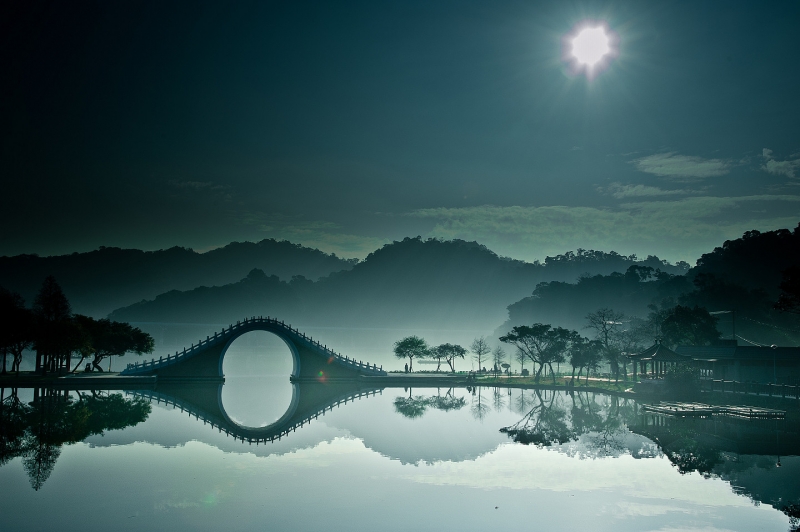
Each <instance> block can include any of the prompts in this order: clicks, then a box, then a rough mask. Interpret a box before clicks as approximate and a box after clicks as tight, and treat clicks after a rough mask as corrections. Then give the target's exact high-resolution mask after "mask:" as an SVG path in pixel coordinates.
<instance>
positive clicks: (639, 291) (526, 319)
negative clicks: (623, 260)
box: [498, 225, 800, 345]
mask: <svg viewBox="0 0 800 532" xmlns="http://www.w3.org/2000/svg"><path fill="white" fill-rule="evenodd" d="M790 267H795V268H797V267H800V225H798V226H797V228H795V229H794V230H793V231H792V230H789V229H780V230H777V231H769V232H764V233H761V232H759V231H748V232H747V233H745V234H744V235H743V236H742V237H741V238H738V239H735V240H729V241H726V242H725V243H724V244H723V245H722V246H720V247H717V248H715V249H714V250H713V251H712V252H710V253H707V254H705V255H703V256H702V257H701V258H700V259H699V260H698V261H697V266H695V267H694V268H692V269H691V270H690V271H689V272H688V273H687V274H686V275H685V276H681V275H678V276H672V275H668V274H664V273H663V272H662V273H661V274H657V272H655V271H649V270H642V269H640V268H638V267H633V268H630V269H629V270H628V271H627V272H626V273H625V274H620V273H614V274H611V275H594V276H585V277H583V278H581V279H580V280H578V281H577V282H574V283H566V282H545V283H541V284H539V285H538V286H537V287H536V289H535V290H534V291H533V294H532V295H531V296H528V297H525V298H523V299H521V300H519V301H517V302H516V303H514V304H512V305H510V306H509V307H508V313H509V316H508V317H509V319H508V321H507V322H506V323H505V324H503V325H502V326H501V327H500V328H499V329H498V333H500V334H503V333H505V332H506V331H507V330H509V329H510V328H511V327H512V326H514V325H530V324H531V323H537V322H541V323H550V324H552V325H559V326H562V327H568V328H571V329H576V330H579V331H580V330H583V331H584V332H585V326H586V315H587V314H589V313H591V312H594V311H596V310H598V309H600V308H610V309H613V310H615V311H617V312H623V313H624V314H625V315H626V316H627V318H628V319H630V318H632V317H639V318H647V317H648V315H649V314H650V313H651V312H652V309H651V308H648V306H650V305H655V306H656V307H657V308H660V309H664V308H667V307H671V306H674V305H676V304H681V305H686V306H691V307H693V306H695V305H697V306H699V307H703V308H705V309H707V310H708V311H710V312H715V313H720V314H715V315H716V316H718V319H719V322H718V326H717V328H718V329H719V331H720V332H721V333H722V335H723V337H727V338H730V337H731V335H732V334H733V323H732V318H733V314H732V313H731V312H730V311H733V310H735V311H736V333H737V335H738V336H739V337H740V341H741V342H744V343H745V344H746V343H747V342H745V341H744V340H742V339H741V338H746V339H747V340H749V341H752V342H756V343H760V344H766V345H772V344H776V345H796V343H797V341H800V322H798V319H797V315H796V314H791V313H787V312H780V311H778V310H775V308H773V307H774V305H775V303H776V302H777V300H778V297H779V295H780V293H781V289H780V285H781V282H782V280H783V278H784V277H783V276H784V272H785V271H787V269H789V268H790Z"/></svg>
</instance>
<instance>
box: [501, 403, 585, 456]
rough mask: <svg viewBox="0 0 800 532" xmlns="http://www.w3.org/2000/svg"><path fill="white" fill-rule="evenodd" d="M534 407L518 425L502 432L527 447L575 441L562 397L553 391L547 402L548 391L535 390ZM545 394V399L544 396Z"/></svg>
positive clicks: (506, 428) (503, 429) (505, 428)
mask: <svg viewBox="0 0 800 532" xmlns="http://www.w3.org/2000/svg"><path fill="white" fill-rule="evenodd" d="M533 392H534V394H535V398H536V399H535V400H534V406H533V407H532V408H531V409H530V410H528V412H527V413H526V414H525V415H524V416H523V417H522V419H520V420H519V421H517V422H516V423H514V424H513V425H511V426H508V427H503V428H502V429H500V432H504V433H505V434H507V435H508V436H509V437H510V438H511V439H512V440H514V441H515V442H517V443H522V444H525V445H531V444H532V445H539V446H550V445H552V444H554V443H559V444H562V443H566V442H568V441H570V440H573V439H575V433H574V431H573V430H572V428H571V427H569V426H568V425H567V422H566V410H565V409H564V407H563V405H561V401H560V400H559V401H558V402H556V397H557V396H560V394H557V393H555V392H553V391H551V392H550V394H549V395H550V399H549V400H547V398H546V396H547V395H548V393H547V390H538V389H536V390H534V391H533ZM542 393H544V397H543V396H542Z"/></svg>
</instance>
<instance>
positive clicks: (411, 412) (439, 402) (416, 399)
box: [394, 388, 467, 419]
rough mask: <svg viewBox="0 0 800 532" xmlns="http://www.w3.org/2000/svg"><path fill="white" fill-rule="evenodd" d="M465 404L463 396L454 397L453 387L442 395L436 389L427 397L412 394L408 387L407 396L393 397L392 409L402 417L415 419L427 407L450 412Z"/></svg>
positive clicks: (423, 412) (420, 415)
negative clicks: (434, 393)
mask: <svg viewBox="0 0 800 532" xmlns="http://www.w3.org/2000/svg"><path fill="white" fill-rule="evenodd" d="M466 404H467V401H466V399H464V398H463V397H456V396H455V395H454V394H453V388H450V389H448V390H447V392H446V393H445V394H444V395H442V394H441V390H437V393H436V395H431V396H428V397H424V396H421V395H417V396H413V395H412V393H411V390H410V389H409V391H408V397H397V398H395V400H394V409H395V412H397V413H398V414H400V415H401V416H403V417H407V418H409V419H415V418H418V417H422V416H423V414H425V411H426V410H427V409H428V407H430V408H434V409H436V410H442V411H443V412H450V411H451V410H459V409H461V408H463V407H464V406H466Z"/></svg>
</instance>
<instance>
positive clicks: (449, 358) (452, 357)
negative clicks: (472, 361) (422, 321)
mask: <svg viewBox="0 0 800 532" xmlns="http://www.w3.org/2000/svg"><path fill="white" fill-rule="evenodd" d="M436 352H437V353H438V354H439V355H440V356H441V357H442V358H444V360H445V362H447V365H448V366H450V371H452V372H453V373H455V371H456V365H455V364H456V359H457V358H461V359H463V358H465V357H466V355H467V350H466V349H464V348H463V347H461V346H460V345H455V344H441V345H438V346H436Z"/></svg>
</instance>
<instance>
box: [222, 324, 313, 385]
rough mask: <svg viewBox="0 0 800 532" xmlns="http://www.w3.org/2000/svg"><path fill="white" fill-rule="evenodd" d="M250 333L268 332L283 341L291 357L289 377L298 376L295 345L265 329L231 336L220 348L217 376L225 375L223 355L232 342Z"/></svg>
mask: <svg viewBox="0 0 800 532" xmlns="http://www.w3.org/2000/svg"><path fill="white" fill-rule="evenodd" d="M251 332H268V333H270V334H272V335H274V336H276V337H277V338H280V339H281V340H282V341H283V343H284V344H285V345H286V347H288V348H289V353H290V355H291V357H292V371H291V376H292V377H293V378H297V377H299V376H300V353H299V352H298V351H297V347H296V346H295V344H294V343H292V342H291V341H290V340H288V339H287V338H286V336H284V335H282V334H278V333H276V332H274V331H268V330H266V329H254V330H251V331H245V332H242V333H241V334H238V335H235V336H232V337H231V339H230V340H228V341H227V342H226V343H225V346H224V347H223V348H222V350H221V351H220V354H219V368H218V371H219V375H220V376H224V375H225V373H224V371H223V369H224V362H225V355H227V354H228V350H229V349H230V347H231V345H233V343H234V342H236V341H237V340H239V339H240V338H242V337H243V336H245V335H246V334H249V333H251Z"/></svg>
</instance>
